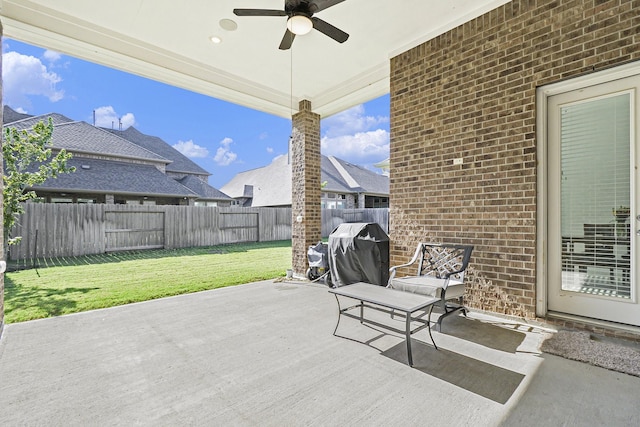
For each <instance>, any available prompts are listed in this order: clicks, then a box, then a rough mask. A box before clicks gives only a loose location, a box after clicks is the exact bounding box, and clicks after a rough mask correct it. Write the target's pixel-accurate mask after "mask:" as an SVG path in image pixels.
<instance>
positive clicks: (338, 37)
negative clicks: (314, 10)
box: [311, 16, 349, 43]
mask: <svg viewBox="0 0 640 427" xmlns="http://www.w3.org/2000/svg"><path fill="white" fill-rule="evenodd" d="M311 21H312V22H313V28H315V29H316V30H318V31H320V32H321V33H323V34H325V35H327V36H329V37H331V38H332V39H334V40H335V41H337V42H338V43H344V42H346V41H347V39H348V38H349V34H347V33H345V32H344V31H342V30H341V29H339V28H336V27H334V26H333V25H331V24H329V23H328V22H326V21H323V20H322V19H320V18H316V17H315V16H314V17H312V18H311Z"/></svg>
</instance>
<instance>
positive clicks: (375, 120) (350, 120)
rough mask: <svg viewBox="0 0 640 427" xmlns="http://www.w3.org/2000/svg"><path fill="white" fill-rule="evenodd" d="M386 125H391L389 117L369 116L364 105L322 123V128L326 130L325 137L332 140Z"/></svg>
mask: <svg viewBox="0 0 640 427" xmlns="http://www.w3.org/2000/svg"><path fill="white" fill-rule="evenodd" d="M386 123H389V117H384V116H377V117H374V116H367V115H366V114H365V110H364V105H362V104H360V105H356V106H355V107H351V108H349V109H348V110H345V111H343V112H341V113H338V114H336V115H334V116H331V117H329V118H326V119H325V120H323V121H322V126H323V127H324V128H325V131H324V132H323V133H324V136H327V137H329V138H332V137H336V136H342V135H348V134H351V135H353V134H355V133H357V132H366V131H369V130H373V129H374V128H376V127H379V126H380V125H383V124H386Z"/></svg>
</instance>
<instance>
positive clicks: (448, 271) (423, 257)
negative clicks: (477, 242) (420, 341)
mask: <svg viewBox="0 0 640 427" xmlns="http://www.w3.org/2000/svg"><path fill="white" fill-rule="evenodd" d="M472 252H473V245H455V244H447V243H423V242H421V243H418V246H417V248H416V251H415V253H414V254H413V257H412V258H411V260H410V261H409V262H408V263H406V264H402V265H398V266H394V267H391V268H390V269H389V284H388V285H387V286H388V287H389V288H392V289H397V290H401V291H404V292H410V293H415V294H420V295H425V296H430V297H435V298H438V300H439V305H440V306H441V307H442V309H443V311H444V313H443V314H442V315H441V316H440V317H439V318H438V321H437V325H436V330H438V331H440V330H441V329H442V321H443V320H444V319H445V318H446V317H448V316H450V315H452V314H453V313H455V312H457V311H462V313H463V314H464V315H465V316H466V315H467V309H466V308H465V306H464V276H465V272H466V270H467V267H468V266H469V260H470V259H471V253H472ZM411 266H416V267H417V272H416V273H417V274H416V275H413V276H404V277H397V274H398V270H399V269H403V268H408V267H411Z"/></svg>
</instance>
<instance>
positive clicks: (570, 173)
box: [560, 93, 631, 299]
mask: <svg viewBox="0 0 640 427" xmlns="http://www.w3.org/2000/svg"><path fill="white" fill-rule="evenodd" d="M629 114H630V94H629V93H623V94H618V95H612V96H606V97H603V98H600V99H596V100H590V101H586V102H578V103H575V104H570V105H564V106H562V107H561V108H560V145H561V177H562V181H561V183H560V191H561V197H560V198H561V209H560V212H561V235H562V240H563V241H562V244H563V251H562V264H563V274H562V290H563V291H571V292H580V293H587V294H591V295H597V296H606V297H615V298H627V299H629V298H630V297H631V287H630V274H629V270H630V235H629V230H630V229H629V224H628V222H629V215H630V206H631V204H630V200H631V193H630V192H631V185H630V179H631V178H630V177H631V170H630V165H629V160H630V158H631V157H630V151H631V150H630V145H629V135H630V126H631V123H630V116H629Z"/></svg>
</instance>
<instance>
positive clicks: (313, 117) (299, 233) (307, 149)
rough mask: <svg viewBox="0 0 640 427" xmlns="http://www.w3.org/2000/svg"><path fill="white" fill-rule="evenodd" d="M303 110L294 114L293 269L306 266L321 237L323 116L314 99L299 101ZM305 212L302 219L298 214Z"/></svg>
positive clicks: (301, 272)
mask: <svg viewBox="0 0 640 427" xmlns="http://www.w3.org/2000/svg"><path fill="white" fill-rule="evenodd" d="M299 109H300V112H299V113H297V114H294V115H293V119H292V122H293V126H292V127H293V129H292V141H291V179H292V184H291V189H292V192H291V194H292V200H291V215H292V222H291V249H292V254H293V255H292V267H293V271H294V273H296V274H297V275H301V276H303V275H304V274H305V272H306V270H307V267H308V262H307V249H308V248H309V246H311V245H315V244H316V243H318V241H319V240H320V238H321V231H322V221H321V213H322V211H321V207H320V199H321V193H322V188H321V187H322V184H321V182H320V116H319V115H318V114H316V113H313V112H312V110H311V102H309V101H307V100H303V101H300V107H299ZM298 216H302V219H303V220H302V222H297V221H296V218H297V217H298Z"/></svg>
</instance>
